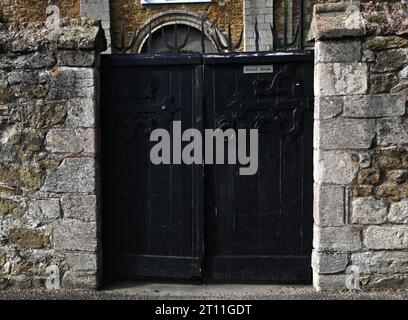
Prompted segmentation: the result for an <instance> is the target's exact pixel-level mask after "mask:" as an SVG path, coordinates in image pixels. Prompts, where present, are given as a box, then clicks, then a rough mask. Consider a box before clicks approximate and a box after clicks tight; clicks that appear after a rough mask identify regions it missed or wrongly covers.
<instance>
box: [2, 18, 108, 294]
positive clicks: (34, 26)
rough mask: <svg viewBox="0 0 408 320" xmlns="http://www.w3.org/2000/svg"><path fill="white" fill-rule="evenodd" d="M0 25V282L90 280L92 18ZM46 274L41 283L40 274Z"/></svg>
mask: <svg viewBox="0 0 408 320" xmlns="http://www.w3.org/2000/svg"><path fill="white" fill-rule="evenodd" d="M61 28H62V30H61V33H59V34H56V33H53V32H51V31H50V30H48V29H47V28H46V26H45V24H44V23H20V24H18V23H10V24H0V123H1V124H0V284H1V286H2V287H4V286H5V285H9V284H10V285H15V286H20V287H36V286H44V285H46V286H48V287H51V288H55V287H58V286H59V282H60V281H59V279H61V286H62V287H85V288H94V287H96V286H97V284H98V274H97V271H98V270H100V268H98V265H99V258H98V256H97V252H99V251H100V250H98V247H99V245H100V244H99V234H98V233H99V232H98V230H99V226H98V223H97V221H98V220H97V216H98V212H99V210H98V207H99V202H98V187H97V186H98V165H97V163H98V143H97V142H98V139H97V137H98V118H97V108H98V94H99V93H98V79H99V72H98V66H99V52H100V51H101V50H103V49H104V43H103V41H102V39H103V35H102V34H101V31H100V30H101V29H100V25H99V23H93V22H85V21H77V20H63V21H62V23H61ZM47 279H48V281H47Z"/></svg>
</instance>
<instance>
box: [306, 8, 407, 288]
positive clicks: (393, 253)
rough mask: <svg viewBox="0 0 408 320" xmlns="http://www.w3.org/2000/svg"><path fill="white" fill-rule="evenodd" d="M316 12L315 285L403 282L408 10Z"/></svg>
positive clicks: (397, 285)
mask: <svg viewBox="0 0 408 320" xmlns="http://www.w3.org/2000/svg"><path fill="white" fill-rule="evenodd" d="M313 19H314V21H313V26H312V28H313V33H314V37H315V40H316V45H315V64H316V66H315V96H316V98H315V132H314V135H315V138H314V149H315V155H314V177H315V192H314V198H315V205H314V220H315V227H314V248H315V249H314V252H313V256H312V260H313V262H312V264H313V270H314V277H313V278H314V286H315V288H316V289H318V290H338V289H346V288H353V287H359V286H361V287H367V288H382V289H383V288H393V289H397V288H401V287H404V288H406V287H407V286H408V121H407V120H408V119H407V113H406V111H407V108H406V107H407V98H408V8H407V6H406V4H405V5H404V4H402V3H384V2H381V3H377V4H373V3H367V4H362V5H357V4H350V3H339V4H323V5H316V6H315V7H314V18H313ZM358 283H359V285H358ZM356 284H357V285H356Z"/></svg>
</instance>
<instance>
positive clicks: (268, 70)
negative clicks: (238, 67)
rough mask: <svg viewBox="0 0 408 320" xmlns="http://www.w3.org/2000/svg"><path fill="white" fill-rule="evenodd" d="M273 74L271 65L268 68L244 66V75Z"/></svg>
mask: <svg viewBox="0 0 408 320" xmlns="http://www.w3.org/2000/svg"><path fill="white" fill-rule="evenodd" d="M253 73H273V65H269V66H244V74H253Z"/></svg>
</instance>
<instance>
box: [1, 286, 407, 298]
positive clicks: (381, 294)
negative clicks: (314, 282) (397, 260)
mask: <svg viewBox="0 0 408 320" xmlns="http://www.w3.org/2000/svg"><path fill="white" fill-rule="evenodd" d="M156 299H163V300H172V299H175V300H183V299H203V300H210V299H237V300H240V299H245V300H246V299H250V300H408V290H400V291H368V292H366V291H365V292H362V291H360V292H316V291H315V290H314V289H313V288H312V287H311V286H289V285H245V284H240V285H236V284H209V285H190V284H163V283H160V284H158V283H133V282H131V283H129V282H127V283H117V284H114V285H109V286H107V287H105V288H103V289H101V290H99V291H89V290H56V291H47V290H40V289H33V290H22V289H14V288H9V289H5V290H1V291H0V300H156Z"/></svg>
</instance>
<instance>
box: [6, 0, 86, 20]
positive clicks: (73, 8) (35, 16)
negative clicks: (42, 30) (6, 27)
mask: <svg viewBox="0 0 408 320" xmlns="http://www.w3.org/2000/svg"><path fill="white" fill-rule="evenodd" d="M79 4H80V0H37V1H32V0H18V1H16V0H1V2H0V18H1V17H2V18H3V19H4V20H6V21H10V22H12V21H19V22H34V21H44V20H45V19H46V13H45V9H46V8H47V7H48V6H49V5H57V6H58V7H59V8H60V9H61V16H62V17H69V18H76V19H77V18H79V7H80V5H79Z"/></svg>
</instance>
